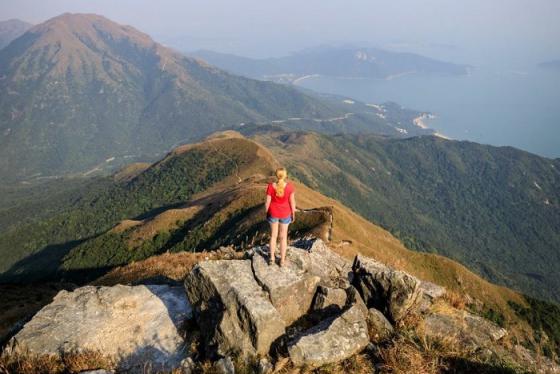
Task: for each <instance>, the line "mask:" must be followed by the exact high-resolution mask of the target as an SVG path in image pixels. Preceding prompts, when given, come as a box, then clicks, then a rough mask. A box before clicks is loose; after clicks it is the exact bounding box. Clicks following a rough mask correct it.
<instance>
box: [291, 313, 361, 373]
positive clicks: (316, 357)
mask: <svg viewBox="0 0 560 374" xmlns="http://www.w3.org/2000/svg"><path fill="white" fill-rule="evenodd" d="M368 343H369V336H368V331H367V323H366V320H365V316H364V315H363V313H362V311H361V309H360V308H359V307H358V306H356V305H354V306H352V307H351V308H350V309H348V310H346V311H345V312H344V313H342V314H341V315H340V316H337V317H331V318H329V319H327V320H325V321H323V322H321V323H320V324H319V325H317V326H315V327H312V328H311V329H309V330H307V331H305V332H304V333H303V334H302V335H301V336H300V337H299V338H297V339H296V340H295V341H293V342H292V343H291V344H290V345H289V348H288V352H289V354H290V359H291V360H292V362H293V363H294V364H295V365H296V366H302V365H308V366H315V367H317V366H322V365H326V364H329V363H333V362H339V361H342V360H344V359H345V358H348V357H350V356H352V355H354V354H356V353H358V352H360V351H361V350H363V349H364V348H365V347H366V346H367V344H368Z"/></svg>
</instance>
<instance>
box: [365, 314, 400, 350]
mask: <svg viewBox="0 0 560 374" xmlns="http://www.w3.org/2000/svg"><path fill="white" fill-rule="evenodd" d="M367 322H368V326H369V337H370V340H371V341H372V342H374V343H380V342H382V341H384V340H387V339H389V338H391V336H392V335H393V334H394V332H395V329H394V328H393V325H391V322H389V320H388V319H387V318H385V316H384V315H383V313H381V312H380V311H379V310H377V309H375V308H370V309H369V310H368V316H367Z"/></svg>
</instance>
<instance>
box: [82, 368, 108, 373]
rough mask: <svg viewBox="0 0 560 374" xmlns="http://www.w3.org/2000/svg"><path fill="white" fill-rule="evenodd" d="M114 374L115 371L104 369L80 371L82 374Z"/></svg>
mask: <svg viewBox="0 0 560 374" xmlns="http://www.w3.org/2000/svg"><path fill="white" fill-rule="evenodd" d="M113 373H114V371H112V370H104V369H99V370H88V371H80V374H113Z"/></svg>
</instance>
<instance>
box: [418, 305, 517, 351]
mask: <svg viewBox="0 0 560 374" xmlns="http://www.w3.org/2000/svg"><path fill="white" fill-rule="evenodd" d="M421 328H422V329H423V331H424V333H425V334H426V335H427V336H432V337H454V338H456V339H457V340H459V341H460V342H461V343H462V344H465V345H470V346H473V347H480V346H488V345H489V344H491V343H493V342H495V341H497V340H499V339H501V338H503V337H504V336H505V335H506V334H507V330H506V329H503V328H501V327H500V326H498V325H496V324H495V323H493V322H492V321H490V320H487V319H486V318H483V317H480V316H477V315H475V314H472V313H469V312H467V311H465V310H459V309H455V308H449V309H447V310H445V311H436V312H433V313H430V314H428V315H427V316H426V317H425V318H424V319H423V324H422V325H421Z"/></svg>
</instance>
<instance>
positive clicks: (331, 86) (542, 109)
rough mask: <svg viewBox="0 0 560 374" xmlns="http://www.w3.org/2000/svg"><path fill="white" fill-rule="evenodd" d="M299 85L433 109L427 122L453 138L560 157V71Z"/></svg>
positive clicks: (485, 71)
mask: <svg viewBox="0 0 560 374" xmlns="http://www.w3.org/2000/svg"><path fill="white" fill-rule="evenodd" d="M298 86H301V87H304V88H308V89H312V90H315V91H318V92H325V93H331V94H338V95H344V96H348V97H350V98H354V99H356V100H360V101H363V102H366V103H375V104H379V103H383V102H387V101H393V102H396V103H398V104H400V105H402V106H404V107H406V108H410V109H416V110H419V111H425V112H430V113H433V114H434V115H435V118H434V119H431V120H426V121H424V122H425V123H426V124H427V125H428V126H429V127H431V128H433V129H434V130H436V131H437V132H438V133H441V134H443V135H445V136H447V137H450V138H452V139H457V140H471V141H475V142H478V143H483V144H491V145H496V146H513V147H516V148H520V149H523V150H526V151H529V152H532V153H535V154H538V155H541V156H545V157H549V158H558V157H560V71H551V70H545V69H540V68H537V67H535V68H532V69H520V70H508V69H504V70H501V69H497V68H486V67H477V68H473V69H472V71H471V72H470V73H469V74H468V75H463V76H450V75H433V74H432V75H422V74H414V73H412V74H407V75H401V76H398V77H394V78H392V79H355V78H332V77H325V76H312V77H309V78H307V79H303V80H299V81H298Z"/></svg>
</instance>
